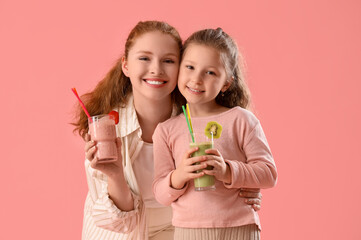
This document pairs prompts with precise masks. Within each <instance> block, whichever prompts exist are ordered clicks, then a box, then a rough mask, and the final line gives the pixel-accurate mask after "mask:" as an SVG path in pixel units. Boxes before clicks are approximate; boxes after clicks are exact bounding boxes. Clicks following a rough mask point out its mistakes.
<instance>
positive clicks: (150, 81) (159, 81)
mask: <svg viewBox="0 0 361 240" xmlns="http://www.w3.org/2000/svg"><path fill="white" fill-rule="evenodd" d="M143 81H145V82H146V83H148V84H150V85H154V86H159V85H162V84H165V83H167V81H164V80H162V79H143Z"/></svg>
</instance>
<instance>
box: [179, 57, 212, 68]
mask: <svg viewBox="0 0 361 240" xmlns="http://www.w3.org/2000/svg"><path fill="white" fill-rule="evenodd" d="M183 61H184V62H185V63H189V64H194V63H195V62H193V61H191V60H185V59H184V60H183ZM205 67H206V68H214V69H218V68H217V67H215V66H212V65H209V66H205Z"/></svg>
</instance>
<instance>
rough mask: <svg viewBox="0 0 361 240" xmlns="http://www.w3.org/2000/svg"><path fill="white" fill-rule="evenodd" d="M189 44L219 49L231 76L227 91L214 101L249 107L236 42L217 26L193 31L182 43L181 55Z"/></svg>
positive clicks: (221, 103) (249, 103) (247, 93)
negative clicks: (231, 79)
mask: <svg viewBox="0 0 361 240" xmlns="http://www.w3.org/2000/svg"><path fill="white" fill-rule="evenodd" d="M190 44H200V45H205V46H209V47H212V48H214V49H215V50H217V51H219V53H220V56H221V59H222V61H223V64H224V67H225V69H226V72H227V75H228V77H229V78H233V81H232V84H231V86H230V87H229V88H228V89H227V91H225V92H224V93H223V94H222V93H219V94H218V95H217V97H216V103H218V104H219V105H222V106H225V107H228V108H232V107H235V106H240V107H242V108H245V109H250V107H251V95H250V92H249V88H248V86H247V84H246V81H245V77H244V73H243V71H242V70H243V67H244V66H243V59H242V58H241V57H242V56H241V55H240V54H239V51H238V47H237V44H236V42H235V41H234V40H233V39H232V38H231V37H230V36H229V35H228V34H227V33H225V32H224V31H223V30H222V29H221V28H217V29H204V30H200V31H198V32H195V33H193V34H192V35H191V36H190V37H189V38H188V39H187V40H186V41H185V42H184V44H183V49H182V55H183V56H184V54H185V52H186V51H187V47H188V46H189V45H190ZM222 95H223V96H222Z"/></svg>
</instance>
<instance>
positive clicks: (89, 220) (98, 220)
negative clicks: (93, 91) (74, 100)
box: [82, 96, 148, 240]
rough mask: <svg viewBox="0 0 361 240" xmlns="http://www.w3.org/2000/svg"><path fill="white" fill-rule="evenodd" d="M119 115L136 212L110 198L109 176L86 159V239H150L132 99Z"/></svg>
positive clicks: (119, 126)
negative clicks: (136, 166)
mask: <svg viewBox="0 0 361 240" xmlns="http://www.w3.org/2000/svg"><path fill="white" fill-rule="evenodd" d="M116 110H118V112H119V123H118V124H117V136H120V137H121V140H122V158H123V166H124V175H125V179H126V180H127V183H128V185H129V188H130V189H131V192H132V195H133V199H134V210H132V211H129V212H124V211H121V210H120V209H118V208H117V207H116V206H115V204H114V203H113V201H112V200H111V199H110V198H109V194H108V183H107V176H106V175H105V174H103V173H102V172H100V171H98V170H95V169H93V168H91V166H90V162H89V161H88V160H87V159H86V160H85V171H86V176H87V182H88V188H89V192H88V195H87V197H86V201H85V206H84V219H83V232H82V239H83V240H100V239H101V240H126V239H131V240H144V239H148V231H147V221H146V215H145V212H146V211H145V205H144V203H143V201H142V198H141V197H140V191H139V187H138V184H137V180H136V177H135V174H134V171H133V166H132V164H133V163H134V160H135V159H136V157H137V155H138V154H139V152H140V150H141V148H142V146H143V143H144V142H143V141H142V139H141V136H142V131H141V128H140V125H139V122H138V118H137V114H136V111H135V108H134V105H133V96H130V98H129V99H128V103H127V105H126V106H125V107H124V108H119V109H116Z"/></svg>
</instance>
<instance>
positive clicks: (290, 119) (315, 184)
mask: <svg viewBox="0 0 361 240" xmlns="http://www.w3.org/2000/svg"><path fill="white" fill-rule="evenodd" d="M221 3H222V4H221ZM149 19H157V20H165V21H167V22H169V23H171V24H172V25H174V26H175V27H176V28H178V29H179V31H180V33H181V35H182V37H183V38H186V37H187V36H188V35H189V34H190V33H191V32H193V31H195V30H198V29H200V28H205V27H218V26H220V27H222V28H223V29H224V30H225V31H226V32H228V33H229V34H231V35H232V36H233V37H234V38H235V39H236V41H237V42H238V44H239V46H240V49H241V50H242V53H243V54H244V56H245V59H246V61H247V65H248V71H247V74H248V81H249V85H250V88H251V90H252V93H253V99H254V103H255V106H256V111H255V113H256V115H257V116H258V117H259V118H260V120H261V122H262V124H263V127H264V129H265V132H266V134H267V137H268V140H269V142H270V145H271V148H272V151H273V153H274V157H275V160H276V163H277V167H278V171H279V181H278V184H277V186H276V187H275V188H273V189H270V190H264V191H262V193H263V195H264V198H263V203H262V210H261V212H260V215H261V222H262V225H263V232H262V238H263V239H295V240H298V239H320V238H321V239H361V230H360V222H361V206H360V202H361V190H360V189H361V157H360V153H359V149H360V148H361V146H360V143H361V141H360V135H361V128H360V122H361V111H360V110H361V96H360V95H361V94H360V93H361V92H360V88H361V71H360V63H361V2H360V1H358V0H348V1H341V0H339V1H336V0H328V1H326V0H319V1H314V0H303V1H287V0H276V1H239V0H234V1H228V0H225V1H221V2H220V1H214V2H213V3H212V2H211V1H209V0H208V1H207V0H202V1H193V0H183V1H179V2H178V3H177V4H176V3H175V1H161V0H155V1H138V0H130V1H109V0H107V1H94V0H86V1H85V0H82V1H70V0H64V1H57V3H54V1H45V0H33V1H12V0H1V1H0V34H1V35H0V69H1V70H0V79H1V87H0V88H1V89H0V93H1V94H0V100H1V112H2V114H3V117H2V118H1V124H0V127H1V129H0V130H1V132H0V134H1V135H0V136H1V137H0V138H1V140H0V141H1V156H2V157H1V162H2V164H1V174H0V184H1V186H0V187H1V188H0V191H1V198H0V201H1V202H0V203H1V204H0V214H1V217H0V221H1V225H0V228H1V231H0V239H80V235H81V226H82V212H83V203H84V199H85V195H86V192H87V185H86V179H85V173H84V165H83V160H84V152H83V142H82V140H81V139H80V138H79V137H78V136H76V135H74V134H73V133H72V127H71V126H70V125H69V122H71V121H72V112H73V107H74V105H75V104H76V99H75V97H74V96H73V94H72V92H71V91H70V88H72V87H76V88H77V90H78V92H79V93H80V94H81V93H84V92H86V91H89V90H91V89H92V88H93V87H94V86H95V84H96V83H97V82H98V81H99V80H100V79H101V78H102V77H103V76H104V74H105V73H106V72H107V70H108V69H109V68H110V67H111V66H112V64H113V63H114V61H115V60H116V59H117V58H118V57H119V56H120V53H121V51H122V46H123V44H124V41H125V38H126V36H127V34H128V33H129V31H130V29H131V28H132V27H133V26H134V25H135V24H136V23H137V22H138V21H139V20H149ZM357 66H358V67H357Z"/></svg>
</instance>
